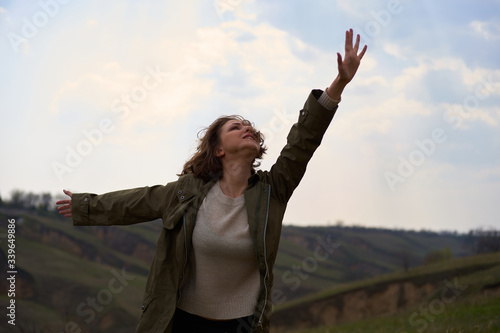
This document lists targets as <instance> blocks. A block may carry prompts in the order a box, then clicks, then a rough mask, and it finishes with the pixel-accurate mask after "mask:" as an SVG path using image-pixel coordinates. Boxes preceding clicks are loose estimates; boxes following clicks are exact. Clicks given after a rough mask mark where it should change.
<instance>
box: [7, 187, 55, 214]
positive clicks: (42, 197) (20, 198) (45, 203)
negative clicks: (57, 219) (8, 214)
mask: <svg viewBox="0 0 500 333" xmlns="http://www.w3.org/2000/svg"><path fill="white" fill-rule="evenodd" d="M57 199H58V197H54V196H53V195H52V194H51V193H49V192H43V193H33V192H25V191H22V190H13V191H12V192H11V193H10V200H3V199H2V197H1V196H0V207H7V208H17V209H25V210H30V211H42V212H49V211H54V210H55V200H57Z"/></svg>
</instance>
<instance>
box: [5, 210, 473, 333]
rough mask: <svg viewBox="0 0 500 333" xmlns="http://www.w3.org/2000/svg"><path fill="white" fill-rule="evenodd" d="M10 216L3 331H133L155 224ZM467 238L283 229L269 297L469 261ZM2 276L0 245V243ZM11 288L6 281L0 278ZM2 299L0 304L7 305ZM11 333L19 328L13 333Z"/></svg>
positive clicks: (280, 298) (281, 299)
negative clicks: (428, 263) (440, 255)
mask: <svg viewBox="0 0 500 333" xmlns="http://www.w3.org/2000/svg"><path fill="white" fill-rule="evenodd" d="M12 218H15V219H16V226H17V229H16V268H17V271H18V273H17V276H16V305H17V313H16V327H12V326H10V325H7V324H6V322H5V320H4V321H2V322H1V323H0V329H2V330H3V329H8V331H7V332H24V333H30V332H58V333H59V332H72V331H77V329H80V330H81V332H102V333H107V332H109V333H111V332H113V333H126V332H134V331H135V326H136V324H137V320H138V317H139V315H140V308H141V301H142V296H143V292H144V287H145V283H146V278H147V273H148V270H149V264H150V262H151V260H152V257H153V254H154V251H155V247H156V241H157V237H158V234H159V231H160V230H161V228H162V225H161V223H160V221H152V222H149V223H143V224H138V225H133V226H126V227H120V226H113V227H74V226H73V225H72V223H71V220H69V219H65V218H62V217H60V216H59V215H58V214H56V213H53V212H38V213H34V212H30V211H26V210H13V209H7V208H5V207H3V208H0V220H1V221H2V225H3V227H2V228H3V230H6V227H5V224H6V223H7V219H12ZM463 240H464V235H459V234H453V233H447V234H438V233H432V232H411V231H402V230H385V229H372V228H354V227H340V226H335V227H307V228H303V227H293V226H285V227H284V228H283V232H282V239H281V245H280V251H279V254H278V256H277V259H276V265H275V271H274V276H275V286H274V288H273V298H274V300H275V303H276V304H278V305H279V304H284V303H286V302H290V301H293V300H296V299H298V298H299V297H303V296H307V295H312V294H315V293H317V292H320V291H324V290H329V289H331V288H333V287H335V286H337V285H339V284H342V283H346V282H352V281H358V280H361V279H366V278H371V277H376V276H379V275H381V274H385V273H390V272H397V271H401V270H403V269H404V268H405V267H406V268H410V267H415V266H418V265H420V264H422V263H423V262H424V259H425V258H426V256H427V255H428V254H429V253H431V252H432V251H437V250H443V249H449V252H450V253H451V254H452V255H453V256H454V257H462V256H465V255H468V254H469V252H468V251H467V250H465V247H464V246H463ZM0 241H1V242H2V243H1V244H2V245H1V252H0V256H2V258H1V259H2V260H1V265H2V267H1V270H2V272H6V271H7V267H6V260H5V256H6V250H7V246H6V242H5V239H4V238H2V239H0ZM0 287H1V288H2V290H7V281H6V280H5V279H2V280H1V281H0ZM8 300H9V299H8V298H7V296H6V295H4V294H2V295H1V296H0V306H2V307H3V306H6V305H7V302H8ZM16 330H17V331H16Z"/></svg>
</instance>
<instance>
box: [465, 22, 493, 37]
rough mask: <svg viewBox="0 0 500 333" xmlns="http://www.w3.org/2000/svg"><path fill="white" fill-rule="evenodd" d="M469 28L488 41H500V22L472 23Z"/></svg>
mask: <svg viewBox="0 0 500 333" xmlns="http://www.w3.org/2000/svg"><path fill="white" fill-rule="evenodd" d="M469 26H470V27H471V28H472V29H473V30H474V32H476V33H477V34H479V35H481V36H482V37H483V38H484V39H486V40H490V41H496V40H499V39H500V22H498V21H490V22H486V21H472V22H471V23H470V24H469Z"/></svg>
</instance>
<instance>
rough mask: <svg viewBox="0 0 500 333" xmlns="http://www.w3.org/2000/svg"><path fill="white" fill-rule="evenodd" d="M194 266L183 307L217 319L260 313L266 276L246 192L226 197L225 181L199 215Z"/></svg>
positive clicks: (184, 289)
mask: <svg viewBox="0 0 500 333" xmlns="http://www.w3.org/2000/svg"><path fill="white" fill-rule="evenodd" d="M188 265H189V267H188V272H189V273H188V277H187V281H186V282H185V285H184V286H183V287H182V290H181V299H180V301H179V303H178V305H177V306H178V307H179V308H181V309H182V310H184V311H186V312H189V313H192V314H196V315H199V316H202V317H206V318H212V319H232V318H239V317H244V316H249V315H251V314H253V313H254V311H255V305H256V302H257V298H258V293H259V290H260V278H259V271H258V267H257V260H256V258H255V249H254V245H253V242H252V239H251V236H250V231H249V227H248V218H247V213H246V209H245V198H244V196H243V195H242V196H240V197H238V198H230V197H228V196H226V195H224V193H222V190H221V188H220V185H219V182H217V184H215V185H214V186H213V187H212V189H210V191H209V192H208V194H207V196H206V198H205V200H204V201H203V203H202V205H201V207H200V210H199V212H198V216H197V218H196V225H195V228H194V231H193V248H192V249H191V251H190V257H189V263H188Z"/></svg>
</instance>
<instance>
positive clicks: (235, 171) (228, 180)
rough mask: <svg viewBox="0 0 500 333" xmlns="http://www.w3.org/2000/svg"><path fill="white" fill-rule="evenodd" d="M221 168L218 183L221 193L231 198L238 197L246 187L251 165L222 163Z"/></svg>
mask: <svg viewBox="0 0 500 333" xmlns="http://www.w3.org/2000/svg"><path fill="white" fill-rule="evenodd" d="M222 168H223V173H222V178H221V179H220V182H219V183H220V187H221V190H222V192H223V193H224V194H225V195H227V196H228V197H231V198H237V197H239V196H240V195H242V194H243V193H244V192H245V189H246V188H247V186H248V178H250V176H251V175H252V171H251V170H252V169H251V168H252V166H251V164H249V163H248V161H232V162H225V161H223V162H222Z"/></svg>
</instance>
